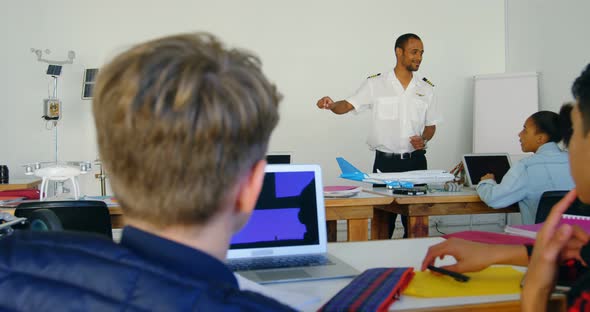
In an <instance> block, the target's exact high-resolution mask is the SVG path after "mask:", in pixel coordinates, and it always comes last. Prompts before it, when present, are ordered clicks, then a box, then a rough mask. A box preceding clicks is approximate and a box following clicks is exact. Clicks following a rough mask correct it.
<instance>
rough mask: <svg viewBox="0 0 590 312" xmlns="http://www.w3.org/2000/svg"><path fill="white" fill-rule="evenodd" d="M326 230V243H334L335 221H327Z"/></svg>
mask: <svg viewBox="0 0 590 312" xmlns="http://www.w3.org/2000/svg"><path fill="white" fill-rule="evenodd" d="M326 228H327V229H328V241H329V242H335V241H336V232H337V229H336V220H329V221H326Z"/></svg>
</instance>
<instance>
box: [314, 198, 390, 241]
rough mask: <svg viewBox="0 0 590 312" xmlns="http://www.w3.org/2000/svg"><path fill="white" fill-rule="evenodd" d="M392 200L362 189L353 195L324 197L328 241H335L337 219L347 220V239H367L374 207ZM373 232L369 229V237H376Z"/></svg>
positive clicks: (384, 204) (383, 205) (382, 205)
mask: <svg viewBox="0 0 590 312" xmlns="http://www.w3.org/2000/svg"><path fill="white" fill-rule="evenodd" d="M392 201H393V198H392V197H389V196H385V195H383V194H377V193H373V192H367V191H362V192H360V193H359V194H358V195H356V196H354V197H348V198H326V199H325V206H326V224H327V228H328V241H329V242H335V241H336V221H337V220H346V221H347V236H348V241H366V240H369V235H368V226H369V219H373V217H374V212H375V211H376V210H377V209H376V208H378V207H387V206H388V205H390V204H391V202H392ZM384 209H385V208H384ZM378 211H381V210H378ZM371 224H373V223H371ZM372 227H373V226H371V228H372ZM373 233H375V232H374V231H373V230H372V229H371V239H376V237H375V236H374V235H373Z"/></svg>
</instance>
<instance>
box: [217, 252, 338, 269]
mask: <svg viewBox="0 0 590 312" xmlns="http://www.w3.org/2000/svg"><path fill="white" fill-rule="evenodd" d="M330 264H333V262H332V261H330V259H328V257H326V256H324V255H305V256H284V257H268V258H250V259H232V260H229V261H228V263H227V266H228V267H229V268H230V269H231V270H232V271H252V270H261V269H277V268H291V267H304V266H320V265H330Z"/></svg>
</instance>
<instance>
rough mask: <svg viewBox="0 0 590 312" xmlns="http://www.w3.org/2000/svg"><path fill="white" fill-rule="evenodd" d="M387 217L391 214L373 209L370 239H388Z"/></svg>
mask: <svg viewBox="0 0 590 312" xmlns="http://www.w3.org/2000/svg"><path fill="white" fill-rule="evenodd" d="M389 215H391V212H388V211H385V210H381V209H377V208H375V209H373V219H371V239H373V240H374V239H390V238H391V237H388V236H389V235H388V234H389Z"/></svg>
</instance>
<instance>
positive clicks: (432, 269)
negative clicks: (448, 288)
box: [428, 265, 470, 283]
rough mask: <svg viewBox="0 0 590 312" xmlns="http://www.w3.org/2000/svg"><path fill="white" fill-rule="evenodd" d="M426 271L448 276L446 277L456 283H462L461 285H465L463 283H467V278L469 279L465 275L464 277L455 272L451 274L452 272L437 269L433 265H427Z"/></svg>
mask: <svg viewBox="0 0 590 312" xmlns="http://www.w3.org/2000/svg"><path fill="white" fill-rule="evenodd" d="M428 269H429V270H430V271H434V272H437V273H440V274H444V275H448V276H450V277H452V278H454V279H455V280H456V281H457V282H463V283H465V282H467V281H469V278H470V277H469V276H467V275H464V274H461V273H457V272H452V271H449V270H445V269H443V268H437V267H435V266H434V265H429V266H428Z"/></svg>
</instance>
